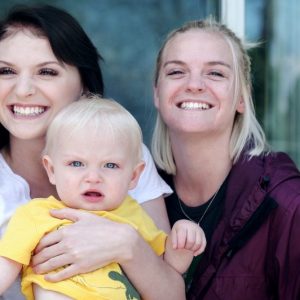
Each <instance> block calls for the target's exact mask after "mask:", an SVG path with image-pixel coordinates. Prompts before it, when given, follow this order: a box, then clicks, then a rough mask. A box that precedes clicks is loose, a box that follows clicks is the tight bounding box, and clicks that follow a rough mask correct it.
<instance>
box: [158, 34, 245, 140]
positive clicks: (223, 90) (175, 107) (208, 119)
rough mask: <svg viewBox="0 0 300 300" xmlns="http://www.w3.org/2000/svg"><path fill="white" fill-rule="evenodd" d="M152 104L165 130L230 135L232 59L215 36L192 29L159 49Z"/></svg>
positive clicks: (225, 44) (240, 110) (232, 81)
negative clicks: (160, 51) (159, 65)
mask: <svg viewBox="0 0 300 300" xmlns="http://www.w3.org/2000/svg"><path fill="white" fill-rule="evenodd" d="M154 99H155V106H156V107H157V108H158V110H159V112H160V115H161V117H162V119H163V120H164V122H165V123H166V125H167V126H168V128H169V130H170V133H171V134H172V132H177V133H201V134H209V135H212V134H222V135H224V134H226V135H227V136H228V139H229V137H230V134H231V130H232V125H233V120H234V116H235V113H236V111H239V112H242V111H243V102H242V101H238V105H237V107H236V108H235V109H234V107H233V105H234V71H233V57H232V53H231V50H230V48H229V45H228V43H227V42H226V41H225V40H224V39H223V38H222V37H221V36H220V35H218V34H215V33H209V32H205V31H204V30H201V29H191V30H189V31H186V32H184V33H178V34H176V35H175V36H174V37H173V38H172V39H171V40H169V41H168V43H167V44H166V47H165V48H164V50H163V53H162V58H161V67H160V70H159V77H158V80H157V84H156V87H155V98H154Z"/></svg>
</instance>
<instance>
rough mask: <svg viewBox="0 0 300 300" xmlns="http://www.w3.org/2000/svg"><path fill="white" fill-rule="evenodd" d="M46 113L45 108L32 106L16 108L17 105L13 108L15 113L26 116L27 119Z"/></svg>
mask: <svg viewBox="0 0 300 300" xmlns="http://www.w3.org/2000/svg"><path fill="white" fill-rule="evenodd" d="M44 111H45V108H44V107H41V106H30V107H29V106H27V107H24V106H16V105H14V106H13V112H14V113H15V114H16V115H19V116H26V117H31V116H37V115H40V114H42V113H43V112H44Z"/></svg>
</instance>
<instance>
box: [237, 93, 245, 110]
mask: <svg viewBox="0 0 300 300" xmlns="http://www.w3.org/2000/svg"><path fill="white" fill-rule="evenodd" d="M236 111H237V112H239V113H240V114H243V113H244V112H245V101H244V99H243V97H240V99H239V101H238V103H237V106H236Z"/></svg>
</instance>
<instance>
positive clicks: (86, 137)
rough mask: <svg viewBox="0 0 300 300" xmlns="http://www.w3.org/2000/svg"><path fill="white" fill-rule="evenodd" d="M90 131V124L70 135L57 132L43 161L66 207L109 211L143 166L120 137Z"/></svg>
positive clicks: (131, 186) (117, 202)
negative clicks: (54, 140) (54, 142)
mask: <svg viewBox="0 0 300 300" xmlns="http://www.w3.org/2000/svg"><path fill="white" fill-rule="evenodd" d="M94 129H95V128H94V127H93V125H92V124H90V125H88V126H87V127H85V128H84V129H80V130H77V131H76V133H74V134H72V135H71V136H68V135H66V134H64V133H60V134H59V136H58V137H57V140H56V146H54V147H53V149H52V150H51V153H49V156H48V155H46V156H44V158H43V162H44V166H45V168H46V170H47V173H48V177H49V179H50V182H51V183H52V184H55V185H56V189H57V192H58V195H59V197H60V199H61V201H62V202H64V203H65V204H66V205H67V206H68V207H72V208H81V209H86V210H106V211H109V210H112V209H115V208H117V207H118V206H119V205H120V204H121V203H122V202H123V200H124V198H125V196H126V195H127V193H128V190H129V189H132V188H134V187H135V186H136V184H137V181H138V178H139V175H140V173H141V172H142V170H143V167H144V164H143V163H142V162H139V163H137V161H136V157H133V149H132V147H131V145H130V144H129V142H128V140H126V139H125V138H124V137H122V136H120V135H117V136H112V135H111V134H108V133H107V132H105V131H104V132H101V133H100V134H99V132H95V130H94Z"/></svg>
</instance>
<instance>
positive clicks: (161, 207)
mask: <svg viewBox="0 0 300 300" xmlns="http://www.w3.org/2000/svg"><path fill="white" fill-rule="evenodd" d="M141 206H142V207H143V208H144V210H145V211H146V212H147V213H148V215H149V216H150V217H151V218H152V220H153V221H154V223H155V225H156V226H157V227H158V228H159V229H161V230H163V231H164V232H166V233H169V232H170V231H171V227H170V223H169V218H168V214H167V209H166V205H165V200H164V198H163V197H162V196H160V197H158V198H156V199H153V200H149V201H147V202H143V203H141Z"/></svg>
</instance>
